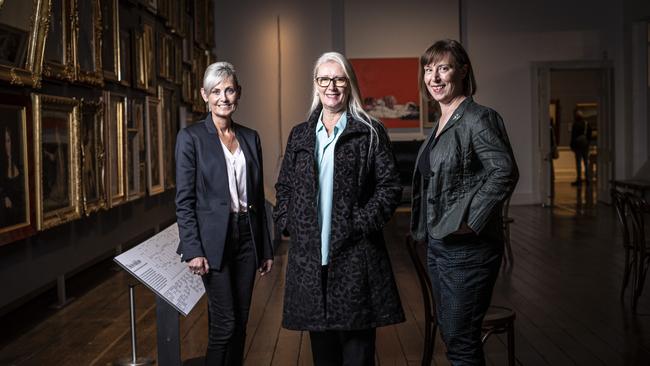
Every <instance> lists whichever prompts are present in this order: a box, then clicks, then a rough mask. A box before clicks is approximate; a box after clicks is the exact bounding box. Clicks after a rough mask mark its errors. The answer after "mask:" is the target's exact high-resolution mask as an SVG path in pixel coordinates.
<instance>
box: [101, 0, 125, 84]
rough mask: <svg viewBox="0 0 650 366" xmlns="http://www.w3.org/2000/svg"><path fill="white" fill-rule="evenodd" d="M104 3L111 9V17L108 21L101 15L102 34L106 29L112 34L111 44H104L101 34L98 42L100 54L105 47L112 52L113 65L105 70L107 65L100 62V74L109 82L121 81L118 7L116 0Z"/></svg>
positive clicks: (104, 15)
mask: <svg viewBox="0 0 650 366" xmlns="http://www.w3.org/2000/svg"><path fill="white" fill-rule="evenodd" d="M105 1H109V2H110V4H109V6H110V7H111V8H112V9H113V16H112V17H110V19H108V17H107V16H106V14H102V15H101V24H102V27H103V28H102V32H103V29H108V30H109V31H110V32H111V33H112V34H113V42H112V44H104V38H103V34H100V37H102V38H101V39H102V41H101V42H100V43H101V44H102V47H101V52H102V53H103V52H104V49H105V48H106V47H108V48H110V49H112V50H113V63H112V65H111V66H112V67H113V69H112V70H110V69H105V67H106V66H107V65H103V61H102V63H101V64H102V73H103V74H104V79H107V80H111V81H121V78H120V7H119V6H118V0H105ZM100 4H101V3H100ZM100 9H101V5H100ZM100 12H101V10H100ZM100 55H101V53H100Z"/></svg>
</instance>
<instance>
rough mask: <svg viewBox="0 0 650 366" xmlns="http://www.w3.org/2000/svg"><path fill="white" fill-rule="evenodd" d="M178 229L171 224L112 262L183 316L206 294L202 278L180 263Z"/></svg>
mask: <svg viewBox="0 0 650 366" xmlns="http://www.w3.org/2000/svg"><path fill="white" fill-rule="evenodd" d="M177 247H178V225H177V224H176V223H174V224H173V225H171V226H169V227H168V228H166V229H165V230H162V231H161V232H159V233H158V234H156V235H154V236H152V237H151V238H149V239H147V240H146V241H144V242H142V243H141V244H139V245H136V246H135V247H133V248H132V249H129V250H128V251H126V252H124V253H122V254H120V255H118V256H117V257H115V259H114V260H115V262H117V264H119V265H120V266H121V267H122V268H124V269H125V270H126V271H128V272H129V273H130V274H132V275H133V276H134V277H135V278H137V279H138V280H139V281H140V282H142V283H143V284H145V285H146V286H147V287H149V289H151V290H152V291H153V292H155V293H156V294H157V295H158V296H160V297H161V298H162V299H164V300H165V301H167V302H168V303H169V304H170V305H171V306H173V307H174V308H175V309H176V310H178V311H179V312H180V313H181V314H183V315H184V316H187V314H189V313H190V311H191V310H192V308H194V305H196V303H197V302H198V301H199V300H200V299H201V297H202V296H203V294H204V293H205V288H204V287H203V282H202V281H201V277H199V276H197V275H194V274H192V273H191V272H190V270H189V268H188V267H187V264H186V263H183V262H181V261H180V258H179V256H178V254H176V248H177Z"/></svg>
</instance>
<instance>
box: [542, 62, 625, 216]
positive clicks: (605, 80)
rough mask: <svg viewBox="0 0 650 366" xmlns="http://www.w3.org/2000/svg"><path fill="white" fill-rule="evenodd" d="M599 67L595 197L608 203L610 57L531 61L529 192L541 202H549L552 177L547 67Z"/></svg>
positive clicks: (611, 156)
mask: <svg viewBox="0 0 650 366" xmlns="http://www.w3.org/2000/svg"><path fill="white" fill-rule="evenodd" d="M585 69H589V70H600V71H601V74H600V75H601V82H600V90H599V93H598V94H599V95H600V98H599V105H598V113H599V116H598V117H599V118H598V161H597V167H598V174H597V179H598V180H597V186H596V189H597V195H598V200H599V201H603V202H605V203H610V200H611V197H610V195H609V185H610V184H609V182H610V180H611V179H612V177H613V173H614V162H615V158H614V132H615V130H614V128H613V121H614V90H613V87H614V83H613V77H614V65H613V63H612V62H611V61H610V60H578V61H545V62H533V63H532V67H531V76H532V83H531V86H532V89H533V90H532V120H533V124H534V125H533V141H536V142H537V145H535V144H533V171H534V172H537V174H538V179H537V180H533V192H536V193H537V200H538V202H542V206H552V205H553V196H552V187H553V181H552V176H551V169H552V168H551V159H552V153H551V143H550V135H549V128H548V121H549V118H550V116H549V113H548V106H549V104H550V102H551V77H550V76H551V71H554V70H585Z"/></svg>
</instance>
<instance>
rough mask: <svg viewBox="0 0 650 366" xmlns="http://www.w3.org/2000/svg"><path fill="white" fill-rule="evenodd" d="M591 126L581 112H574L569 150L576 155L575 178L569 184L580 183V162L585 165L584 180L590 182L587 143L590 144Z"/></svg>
mask: <svg viewBox="0 0 650 366" xmlns="http://www.w3.org/2000/svg"><path fill="white" fill-rule="evenodd" d="M591 133H592V131H591V126H589V122H587V120H585V119H584V117H583V115H582V113H580V111H578V110H576V111H575V112H574V122H573V125H572V126H571V150H573V153H574V154H575V156H576V180H575V182H572V183H571V185H572V186H575V185H580V184H582V180H581V179H582V172H581V171H582V164H583V163H584V165H585V182H586V183H587V184H590V183H591V172H590V171H589V145H590V144H591Z"/></svg>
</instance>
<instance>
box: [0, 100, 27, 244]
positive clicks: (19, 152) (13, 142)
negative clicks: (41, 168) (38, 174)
mask: <svg viewBox="0 0 650 366" xmlns="http://www.w3.org/2000/svg"><path fill="white" fill-rule="evenodd" d="M0 114H1V115H2V116H3V118H2V120H1V121H0V139H1V140H0V141H2V149H0V234H2V233H6V232H8V231H11V230H14V229H15V228H17V227H21V226H25V225H29V223H30V217H29V174H28V170H27V167H28V159H27V141H26V128H27V125H26V112H25V108H24V107H21V106H15V105H5V104H0Z"/></svg>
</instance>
